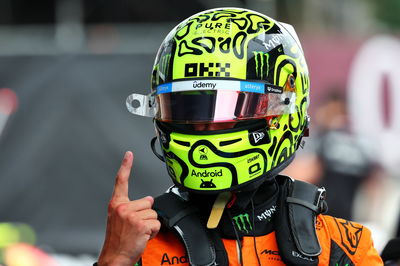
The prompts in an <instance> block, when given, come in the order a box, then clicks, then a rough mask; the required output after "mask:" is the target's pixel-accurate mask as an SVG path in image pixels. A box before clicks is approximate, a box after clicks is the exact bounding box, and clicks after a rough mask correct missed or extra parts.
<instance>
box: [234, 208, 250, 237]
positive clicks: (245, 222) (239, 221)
mask: <svg viewBox="0 0 400 266" xmlns="http://www.w3.org/2000/svg"><path fill="white" fill-rule="evenodd" d="M232 219H233V221H234V222H235V225H236V227H237V228H238V229H239V230H240V231H241V232H246V233H248V232H249V231H251V230H253V227H252V226H251V223H250V218H249V215H248V214H247V213H245V214H239V215H237V216H234V217H232Z"/></svg>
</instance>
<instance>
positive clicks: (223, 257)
mask: <svg viewBox="0 0 400 266" xmlns="http://www.w3.org/2000/svg"><path fill="white" fill-rule="evenodd" d="M153 208H154V210H156V211H157V213H158V215H159V218H160V219H161V221H162V223H163V224H164V225H165V226H167V227H168V228H169V229H172V230H173V231H175V232H176V233H177V234H178V235H179V236H180V238H181V240H182V242H183V244H184V245H185V248H186V251H187V254H188V258H189V262H190V265H192V266H212V265H221V266H228V256H227V254H226V251H225V249H224V248H223V243H222V240H221V239H220V237H217V236H216V234H217V233H216V231H215V230H208V229H207V228H206V227H205V225H204V224H203V223H202V221H201V219H200V216H199V214H198V212H199V210H198V209H197V208H196V207H195V206H193V205H192V204H190V203H189V202H187V201H185V200H183V199H182V198H181V197H179V196H178V195H176V194H174V193H173V192H168V193H164V194H162V195H161V196H158V197H157V198H155V201H154V205H153ZM218 239H219V242H218V241H217V240H218Z"/></svg>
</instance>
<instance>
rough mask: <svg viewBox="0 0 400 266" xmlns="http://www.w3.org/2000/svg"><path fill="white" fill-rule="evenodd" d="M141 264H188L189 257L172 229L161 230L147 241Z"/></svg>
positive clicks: (185, 265) (181, 265)
mask: <svg viewBox="0 0 400 266" xmlns="http://www.w3.org/2000/svg"><path fill="white" fill-rule="evenodd" d="M142 265H145V266H150V265H151V266H154V265H180V266H189V259H188V257H187V255H186V250H185V247H184V246H183V245H182V243H181V241H180V240H179V238H178V237H177V236H176V235H175V234H174V233H173V232H172V231H168V230H162V231H160V232H159V233H158V235H157V236H156V237H155V238H153V239H151V240H150V241H149V242H148V243H147V246H146V249H145V251H144V253H143V255H142Z"/></svg>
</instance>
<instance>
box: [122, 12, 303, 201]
mask: <svg viewBox="0 0 400 266" xmlns="http://www.w3.org/2000/svg"><path fill="white" fill-rule="evenodd" d="M134 101H137V102H138V103H139V107H134V105H133V102H134ZM308 102H309V75H308V69H307V65H306V61H305V59H304V55H303V52H302V48H301V46H300V43H299V40H298V38H297V35H296V33H295V32H294V29H293V28H292V27H291V26H290V25H287V24H284V23H280V22H277V21H275V20H273V19H271V18H269V17H267V16H265V15H262V14H260V13H257V12H254V11H251V10H246V9H238V8H219V9H212V10H207V11H204V12H201V13H198V14H196V15H194V16H192V17H190V18H188V19H186V20H185V21H183V22H181V23H180V24H179V25H178V26H176V27H175V28H174V29H173V30H172V31H171V32H170V33H169V34H168V36H167V37H166V38H165V40H164V42H163V43H162V45H161V47H160V49H159V51H158V54H157V57H156V60H155V64H154V68H153V73H152V90H151V93H150V94H149V95H146V96H145V95H138V94H132V95H130V96H129V97H128V99H127V106H128V109H129V110H130V111H131V112H132V113H134V114H139V115H144V116H152V117H154V118H155V126H156V131H157V134H158V139H159V142H160V144H161V149H162V151H163V156H160V157H162V159H163V160H165V162H166V165H167V169H168V173H169V175H170V176H171V178H172V180H173V181H174V183H175V184H177V185H178V186H181V187H183V188H186V189H187V190H191V191H196V192H205V193H216V192H220V191H225V190H240V189H244V188H246V187H251V186H253V187H254V186H257V185H259V184H260V183H261V182H263V181H264V180H265V178H269V177H272V176H275V175H276V174H278V173H279V172H280V171H281V170H282V169H283V168H284V167H286V166H287V165H288V164H289V163H290V162H291V160H292V159H293V157H294V153H295V151H296V149H297V148H298V146H299V145H300V142H301V138H302V136H303V134H304V131H305V129H306V128H307V127H308V116H307V107H308ZM220 122H238V123H237V124H236V126H235V127H234V128H230V129H224V130H217V131H212V130H209V131H196V130H194V128H193V127H195V126H193V124H198V123H220ZM190 125H191V126H190ZM153 145H154V142H153Z"/></svg>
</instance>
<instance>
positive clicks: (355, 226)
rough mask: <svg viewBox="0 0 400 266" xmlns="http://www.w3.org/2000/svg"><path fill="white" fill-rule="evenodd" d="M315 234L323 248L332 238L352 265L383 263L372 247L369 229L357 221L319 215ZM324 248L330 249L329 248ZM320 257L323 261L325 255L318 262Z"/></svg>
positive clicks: (372, 265) (370, 265) (373, 265)
mask: <svg viewBox="0 0 400 266" xmlns="http://www.w3.org/2000/svg"><path fill="white" fill-rule="evenodd" d="M317 234H318V239H319V241H320V244H321V246H322V247H323V249H325V246H326V245H327V244H328V243H330V242H331V240H332V241H333V242H335V243H336V245H338V246H339V247H340V249H341V250H343V252H344V253H345V254H346V255H347V257H348V258H349V259H350V260H351V261H352V262H353V264H354V265H357V266H358V265H369V266H375V265H383V262H382V259H381V257H380V256H379V254H378V252H377V251H376V249H375V248H374V245H373V241H372V237H371V231H370V230H369V229H368V228H366V227H365V226H363V225H361V224H359V223H356V222H352V221H348V220H344V219H340V218H335V217H332V216H328V215H319V216H318V219H317ZM325 250H329V251H331V248H329V249H325ZM321 255H323V254H321ZM329 257H330V255H329ZM321 259H323V260H324V261H325V256H320V263H321ZM328 260H329V258H328ZM327 264H328V263H327ZM327 264H326V265H327Z"/></svg>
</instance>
